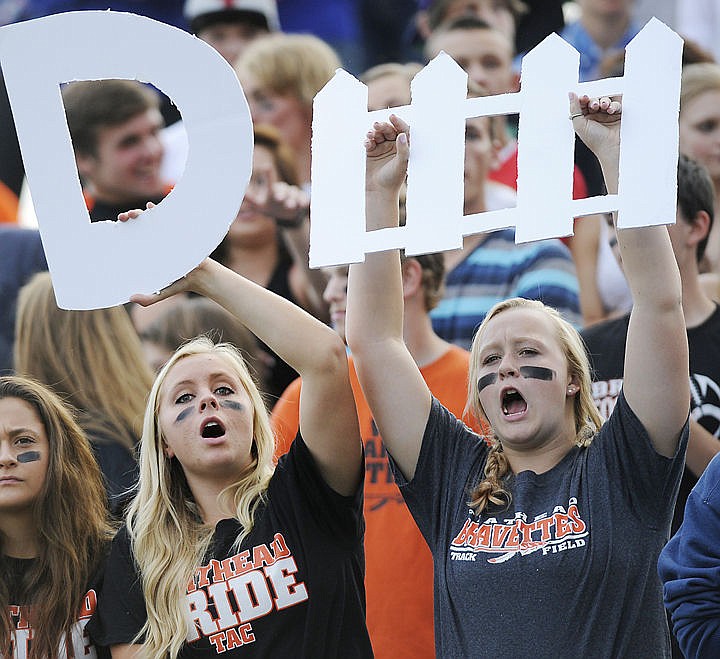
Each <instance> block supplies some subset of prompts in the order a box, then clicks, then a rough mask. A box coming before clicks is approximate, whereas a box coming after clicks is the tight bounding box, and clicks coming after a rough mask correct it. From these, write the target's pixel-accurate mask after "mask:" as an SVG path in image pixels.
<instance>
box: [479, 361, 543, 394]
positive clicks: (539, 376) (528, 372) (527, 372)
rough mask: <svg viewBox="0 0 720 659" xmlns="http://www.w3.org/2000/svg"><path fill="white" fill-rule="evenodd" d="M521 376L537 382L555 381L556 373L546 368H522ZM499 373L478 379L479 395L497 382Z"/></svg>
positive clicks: (488, 374)
mask: <svg viewBox="0 0 720 659" xmlns="http://www.w3.org/2000/svg"><path fill="white" fill-rule="evenodd" d="M520 375H522V376H523V377H524V378H533V379H535V380H546V381H548V380H554V379H555V371H553V370H552V369H551V368H545V367H544V366H521V367H520ZM497 378H498V375H497V373H487V374H486V375H483V376H482V377H481V378H479V379H478V383H477V387H478V393H480V392H481V391H482V390H483V389H485V387H489V386H490V385H491V384H495V383H496V382H497Z"/></svg>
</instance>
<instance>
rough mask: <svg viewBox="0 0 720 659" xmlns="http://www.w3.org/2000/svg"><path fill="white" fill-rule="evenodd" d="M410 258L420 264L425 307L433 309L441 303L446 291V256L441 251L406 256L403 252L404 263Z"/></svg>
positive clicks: (429, 309)
mask: <svg viewBox="0 0 720 659" xmlns="http://www.w3.org/2000/svg"><path fill="white" fill-rule="evenodd" d="M410 259H412V260H414V261H417V262H418V263H419V264H420V268H421V269H422V287H423V295H424V299H425V308H426V309H427V310H428V311H432V310H433V309H434V308H435V307H436V306H437V305H438V304H439V302H440V300H441V299H442V296H443V292H444V283H445V257H444V256H443V255H442V253H440V252H435V253H433V254H420V255H418V256H405V255H404V254H403V256H402V261H403V263H404V262H405V261H409V260H410Z"/></svg>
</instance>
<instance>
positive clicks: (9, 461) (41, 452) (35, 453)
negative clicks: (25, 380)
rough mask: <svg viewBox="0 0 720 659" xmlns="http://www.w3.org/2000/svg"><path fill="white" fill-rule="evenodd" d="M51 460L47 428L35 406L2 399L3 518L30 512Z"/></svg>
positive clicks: (0, 479)
mask: <svg viewBox="0 0 720 659" xmlns="http://www.w3.org/2000/svg"><path fill="white" fill-rule="evenodd" d="M49 460H50V444H49V442H48V438H47V433H46V432H45V426H44V425H43V423H42V421H41V420H40V417H39V416H38V414H37V412H36V411H35V409H34V408H33V407H32V405H30V404H29V403H27V402H26V401H24V400H21V399H20V398H3V399H2V400H0V516H2V515H3V514H5V513H13V514H17V513H22V512H28V511H29V510H30V509H31V507H32V505H33V503H34V502H35V501H36V499H37V498H38V496H39V495H40V492H41V491H42V488H43V484H44V483H45V476H46V475H47V468H48V463H49Z"/></svg>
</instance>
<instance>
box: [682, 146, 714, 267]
mask: <svg viewBox="0 0 720 659" xmlns="http://www.w3.org/2000/svg"><path fill="white" fill-rule="evenodd" d="M714 190H715V189H714V187H713V183H712V180H711V179H710V174H708V171H707V169H706V168H705V167H704V166H703V165H701V164H700V163H698V162H696V161H694V160H693V159H692V158H688V157H687V156H685V155H683V154H680V158H679V159H678V193H677V206H678V210H679V211H680V216H681V217H682V219H683V221H685V222H688V223H692V222H693V221H694V220H695V218H696V217H697V214H698V213H699V212H700V211H705V212H706V213H707V214H708V215H709V216H710V224H709V226H708V232H707V235H706V236H705V238H703V239H702V240H701V241H700V242H699V243H698V246H697V260H698V262H700V261H701V260H702V258H703V256H704V255H705V248H706V247H707V242H708V238H709V236H710V231H711V230H712V226H713V221H714V219H715V191H714Z"/></svg>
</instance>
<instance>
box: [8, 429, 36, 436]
mask: <svg viewBox="0 0 720 659" xmlns="http://www.w3.org/2000/svg"><path fill="white" fill-rule="evenodd" d="M18 435H32V436H33V437H35V438H37V437H38V432H37V430H33V429H32V428H14V429H13V430H10V431H9V432H8V436H10V437H17V436H18Z"/></svg>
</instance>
